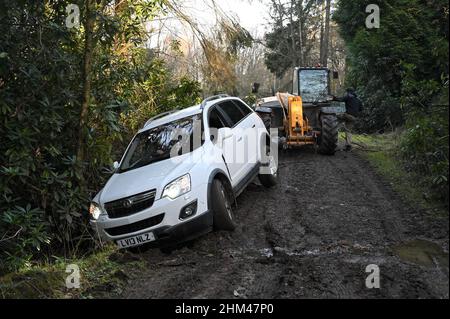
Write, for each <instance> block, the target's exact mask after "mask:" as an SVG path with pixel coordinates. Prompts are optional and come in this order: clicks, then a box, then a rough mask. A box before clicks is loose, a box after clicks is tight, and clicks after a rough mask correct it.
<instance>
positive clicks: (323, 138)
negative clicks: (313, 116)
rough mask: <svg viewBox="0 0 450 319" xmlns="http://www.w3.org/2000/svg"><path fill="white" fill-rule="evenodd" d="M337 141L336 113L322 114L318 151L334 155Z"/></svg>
mask: <svg viewBox="0 0 450 319" xmlns="http://www.w3.org/2000/svg"><path fill="white" fill-rule="evenodd" d="M337 143H338V120H337V117H336V115H330V114H327V115H322V132H321V135H320V138H319V153H320V154H324V155H334V153H336V148H337Z"/></svg>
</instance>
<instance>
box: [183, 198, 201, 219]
mask: <svg viewBox="0 0 450 319" xmlns="http://www.w3.org/2000/svg"><path fill="white" fill-rule="evenodd" d="M196 213H197V201H195V202H192V203H190V204H188V205H186V206H184V207H183V208H182V209H181V212H180V219H186V218H189V217H192V216H194V215H195V214H196Z"/></svg>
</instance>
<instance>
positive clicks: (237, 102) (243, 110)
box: [233, 100, 252, 116]
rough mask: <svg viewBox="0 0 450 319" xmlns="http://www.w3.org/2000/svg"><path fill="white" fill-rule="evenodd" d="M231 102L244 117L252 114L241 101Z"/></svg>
mask: <svg viewBox="0 0 450 319" xmlns="http://www.w3.org/2000/svg"><path fill="white" fill-rule="evenodd" d="M233 102H234V103H235V104H236V105H237V106H238V107H239V109H240V110H241V112H242V113H243V114H244V115H245V116H247V115H248V114H250V113H252V110H251V109H250V108H249V107H248V106H246V105H245V104H244V103H242V102H241V101H238V100H233Z"/></svg>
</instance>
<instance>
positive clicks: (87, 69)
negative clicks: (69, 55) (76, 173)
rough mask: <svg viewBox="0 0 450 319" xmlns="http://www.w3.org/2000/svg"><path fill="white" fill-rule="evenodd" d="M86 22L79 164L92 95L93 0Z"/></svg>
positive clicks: (89, 2) (87, 9)
mask: <svg viewBox="0 0 450 319" xmlns="http://www.w3.org/2000/svg"><path fill="white" fill-rule="evenodd" d="M85 4H86V21H85V24H84V28H85V31H84V61H83V74H82V80H83V92H82V99H81V112H80V123H79V131H78V146H77V160H78V161H79V162H82V161H84V159H85V126H86V123H87V117H88V111H89V101H90V94H91V68H92V55H93V46H94V45H93V37H92V34H93V31H94V21H95V20H94V19H95V17H94V16H93V12H92V11H93V9H94V8H93V6H94V1H93V0H86V1H85Z"/></svg>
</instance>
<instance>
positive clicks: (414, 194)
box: [353, 132, 446, 215]
mask: <svg viewBox="0 0 450 319" xmlns="http://www.w3.org/2000/svg"><path fill="white" fill-rule="evenodd" d="M400 138H401V133H398V132H394V133H385V134H372V135H366V134H363V135H354V137H353V142H354V144H355V145H356V146H355V149H356V150H357V151H358V152H359V153H360V154H361V155H362V156H363V157H364V158H365V159H367V160H368V161H369V163H371V165H372V166H373V167H374V168H375V170H376V171H377V172H378V173H379V174H380V175H381V176H383V177H384V178H385V179H386V180H387V181H388V182H389V183H390V184H391V186H392V188H393V189H394V191H396V192H397V193H398V194H399V195H400V196H402V198H403V199H404V200H405V201H406V202H408V203H410V204H412V205H413V206H416V207H419V208H421V209H424V210H426V211H428V212H432V213H436V214H439V215H442V214H446V210H445V205H444V203H442V202H440V201H438V200H436V199H435V198H434V196H433V190H432V189H431V187H430V186H429V181H428V180H427V179H426V178H425V177H424V176H421V175H419V174H416V173H414V172H411V171H407V170H406V169H405V165H404V162H403V160H402V159H401V157H400V155H399V151H398V150H399V146H398V145H399V143H400Z"/></svg>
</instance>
